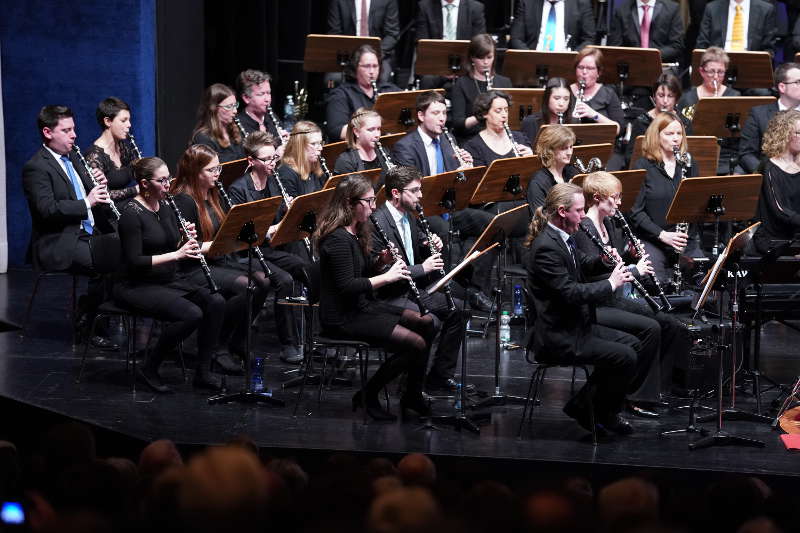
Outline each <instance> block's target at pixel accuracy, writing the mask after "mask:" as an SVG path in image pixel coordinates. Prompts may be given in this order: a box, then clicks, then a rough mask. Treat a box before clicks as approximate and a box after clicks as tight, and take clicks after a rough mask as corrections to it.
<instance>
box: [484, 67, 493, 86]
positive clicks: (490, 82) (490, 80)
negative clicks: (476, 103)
mask: <svg viewBox="0 0 800 533" xmlns="http://www.w3.org/2000/svg"><path fill="white" fill-rule="evenodd" d="M483 77H484V78H486V90H487V91H491V90H492V78H491V76H490V75H489V69H488V68H487V69H486V70H484V71H483Z"/></svg>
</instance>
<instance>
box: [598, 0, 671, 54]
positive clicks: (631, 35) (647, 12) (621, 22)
mask: <svg viewBox="0 0 800 533" xmlns="http://www.w3.org/2000/svg"><path fill="white" fill-rule="evenodd" d="M645 7H646V9H645ZM645 21H647V24H645ZM643 35H645V36H646V37H648V42H647V43H644V44H643V43H642V36H643ZM607 44H608V46H630V47H634V48H642V47H644V48H658V49H659V50H661V59H662V61H664V62H665V63H672V62H676V61H681V60H682V59H683V50H684V47H683V19H681V13H680V6H679V5H678V4H677V2H673V1H672V0H625V1H624V2H623V3H622V5H620V6H619V7H617V9H616V10H615V11H614V16H613V18H612V19H611V31H610V32H609V34H608V43H607Z"/></svg>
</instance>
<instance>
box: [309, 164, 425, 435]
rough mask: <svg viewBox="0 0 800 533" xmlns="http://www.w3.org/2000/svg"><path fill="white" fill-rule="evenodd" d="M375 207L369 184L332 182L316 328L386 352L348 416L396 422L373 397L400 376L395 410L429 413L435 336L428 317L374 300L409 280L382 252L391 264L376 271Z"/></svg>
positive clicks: (356, 179) (321, 231)
mask: <svg viewBox="0 0 800 533" xmlns="http://www.w3.org/2000/svg"><path fill="white" fill-rule="evenodd" d="M374 209H375V191H373V189H372V183H370V181H369V180H367V179H366V178H364V177H363V176H360V175H358V174H356V175H353V176H348V177H346V178H344V179H343V180H342V181H340V182H339V183H338V184H337V185H336V189H335V191H334V194H333V197H332V199H331V201H330V203H329V204H328V207H327V210H326V211H325V212H324V213H323V215H322V217H321V219H320V223H319V225H318V226H317V231H316V232H315V234H314V240H315V241H316V243H317V249H318V250H319V258H320V259H319V260H320V271H321V274H322V279H321V287H320V302H319V316H320V321H321V324H322V331H323V333H324V334H325V335H327V336H331V337H334V338H342V339H357V340H363V341H366V342H369V343H370V344H374V345H376V346H380V347H383V348H384V349H386V350H387V351H388V352H390V353H389V354H387V358H386V360H385V361H384V362H383V363H382V364H381V365H380V367H379V368H378V369H377V370H376V371H375V373H374V374H373V375H372V376H371V377H370V378H369V381H368V382H367V384H366V388H364V389H363V390H360V391H358V392H357V393H356V394H355V396H353V410H354V411H355V410H356V409H357V408H359V407H360V408H365V409H366V411H367V414H368V415H369V416H370V417H371V418H372V419H374V420H386V421H389V420H395V419H396V418H397V417H396V416H395V415H393V414H392V413H390V412H388V411H387V410H385V409H383V407H381V405H380V402H379V401H378V394H379V393H380V392H381V390H383V388H384V387H386V386H387V385H388V384H389V383H390V382H391V381H392V380H394V379H395V378H397V377H399V376H400V375H401V374H402V373H404V372H405V373H406V375H407V378H406V386H405V393H404V394H403V397H402V398H401V400H400V406H401V408H402V409H403V410H406V409H410V410H412V411H415V412H416V413H418V414H420V415H428V414H430V407H429V406H428V404H427V402H425V400H424V399H423V396H422V382H423V379H424V377H425V367H426V364H427V361H428V352H429V350H430V345H431V341H432V339H433V335H434V328H433V318H432V317H431V316H430V315H425V316H421V315H420V313H419V312H418V311H412V310H410V309H403V308H402V307H398V306H395V305H391V304H388V303H384V302H381V301H378V300H376V299H375V297H374V295H373V294H374V291H375V290H376V289H379V288H381V287H383V286H386V285H389V284H391V283H407V281H406V280H409V279H411V275H410V273H409V269H408V267H407V266H406V264H405V263H404V262H403V260H402V259H399V258H398V259H397V260H393V259H392V258H391V256H390V254H389V253H384V254H382V256H381V258H382V259H381V262H382V263H385V264H391V267H390V268H389V269H388V270H385V271H384V272H382V273H377V271H376V267H377V266H378V265H376V264H375V262H373V260H372V256H371V244H370V241H371V239H372V228H371V223H370V221H369V215H370V214H372V212H373V210H374Z"/></svg>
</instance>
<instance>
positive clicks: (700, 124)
mask: <svg viewBox="0 0 800 533" xmlns="http://www.w3.org/2000/svg"><path fill="white" fill-rule="evenodd" d="M765 53H766V52H765ZM773 102H775V98H774V97H772V96H727V97H723V96H718V97H715V98H701V99H700V100H698V101H697V106H696V107H695V110H694V119H693V120H692V129H693V133H696V134H697V135H711V136H714V137H718V138H720V139H724V138H732V137H739V135H740V133H741V131H742V126H744V121H745V119H746V118H747V117H748V115H749V114H750V109H752V108H753V107H755V106H759V105H766V104H771V103H773Z"/></svg>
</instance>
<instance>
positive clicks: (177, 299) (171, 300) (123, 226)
mask: <svg viewBox="0 0 800 533" xmlns="http://www.w3.org/2000/svg"><path fill="white" fill-rule="evenodd" d="M133 176H134V178H135V180H136V184H137V185H138V186H139V192H138V193H137V195H136V196H135V197H134V198H133V199H132V200H130V201H129V202H128V203H127V204H126V205H125V207H124V208H123V209H122V217H121V218H120V221H119V236H120V240H121V243H122V251H123V257H124V260H125V269H126V270H125V275H124V276H123V277H122V278H121V279H120V281H119V283H116V284H115V285H114V298H115V299H116V300H118V301H119V302H122V303H123V304H124V305H125V307H129V308H131V309H134V310H136V311H139V312H142V313H145V314H146V315H147V316H152V317H153V318H156V319H158V320H164V321H166V325H165V327H164V329H163V331H162V332H161V335H159V337H158V343H157V344H156V346H155V348H154V349H152V350H150V351H149V352H148V355H147V360H146V361H145V363H144V365H142V366H141V367H139V377H141V378H142V379H143V380H144V382H145V383H146V384H147V385H148V386H149V387H150V388H151V389H153V390H154V391H155V392H161V393H164V392H171V389H170V387H169V386H168V385H166V384H164V382H163V381H162V379H161V375H160V374H159V372H158V368H159V366H160V365H161V362H162V361H163V360H164V355H165V354H166V353H168V352H170V351H171V350H172V349H173V348H175V346H177V344H178V343H180V342H181V341H183V340H184V339H186V338H187V337H189V335H191V334H192V333H193V332H194V331H197V370H196V372H195V376H194V384H195V386H198V387H201V388H208V387H209V386H211V388H217V386H218V385H217V383H216V380H215V378H214V377H213V376H212V375H211V359H212V356H213V355H214V349H215V348H216V346H217V342H218V339H219V336H220V331H221V329H222V321H223V316H224V314H225V299H224V298H223V297H222V296H221V295H220V294H212V293H211V292H210V291H209V288H208V286H207V284H206V283H205V282H204V281H200V280H192V279H190V278H189V277H187V276H186V275H185V274H184V271H183V270H182V269H180V268H178V265H180V264H183V263H192V264H196V263H197V262H198V259H199V258H200V244H199V243H198V242H197V240H196V239H195V238H194V237H192V238H188V239H183V238H182V236H181V234H180V226H179V224H178V218H177V217H176V216H175V213H174V212H173V211H172V209H170V208H169V207H167V206H166V204H165V203H164V199H165V198H166V195H167V192H168V190H169V182H170V175H169V169H168V168H167V165H166V163H164V161H162V160H161V159H159V158H157V157H145V158H143V159H139V160H137V161H136V162H135V163H134V164H133ZM190 227H191V235H194V234H195V233H196V232H195V231H194V228H193V226H190Z"/></svg>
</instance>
